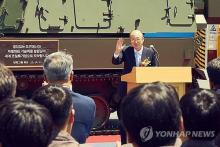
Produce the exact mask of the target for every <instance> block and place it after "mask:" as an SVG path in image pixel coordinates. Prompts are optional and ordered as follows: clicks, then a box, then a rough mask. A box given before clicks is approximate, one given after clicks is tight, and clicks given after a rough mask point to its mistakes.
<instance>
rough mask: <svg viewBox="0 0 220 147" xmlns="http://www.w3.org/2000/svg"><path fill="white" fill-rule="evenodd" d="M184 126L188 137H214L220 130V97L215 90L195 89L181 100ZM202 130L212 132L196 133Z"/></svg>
mask: <svg viewBox="0 0 220 147" xmlns="http://www.w3.org/2000/svg"><path fill="white" fill-rule="evenodd" d="M180 106H181V109H182V116H183V122H184V128H185V130H186V131H189V132H190V133H188V134H189V135H188V137H189V138H190V139H196V140H210V139H213V138H214V137H215V136H216V135H217V134H218V133H219V130H220V127H219V124H220V99H219V98H218V96H217V95H216V93H215V92H214V91H211V90H204V89H194V90H191V91H190V92H188V93H187V94H185V95H184V96H183V97H182V98H181V100H180ZM200 131H203V132H204V131H206V133H208V131H209V133H211V134H210V135H209V136H207V134H205V135H196V133H198V132H200Z"/></svg>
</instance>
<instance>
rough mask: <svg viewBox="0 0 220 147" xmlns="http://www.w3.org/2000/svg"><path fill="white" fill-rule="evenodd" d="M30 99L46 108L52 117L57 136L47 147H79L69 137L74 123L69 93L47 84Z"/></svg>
mask: <svg viewBox="0 0 220 147" xmlns="http://www.w3.org/2000/svg"><path fill="white" fill-rule="evenodd" d="M32 99H33V100H34V101H36V102H37V103H39V104H41V105H43V106H45V107H47V108H48V109H49V111H50V113H51V115H52V118H53V121H54V124H55V128H56V132H55V134H57V135H56V138H55V139H54V140H53V142H52V143H51V144H50V145H49V147H79V143H78V142H77V141H76V140H75V139H74V138H73V137H72V136H71V135H70V133H71V130H72V125H73V122H74V109H73V104H72V99H71V95H70V92H69V91H68V90H67V89H66V88H63V87H62V86H59V85H55V84H49V85H46V86H43V87H41V88H39V89H38V90H36V91H35V92H34V94H33V96H32Z"/></svg>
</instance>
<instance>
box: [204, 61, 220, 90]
mask: <svg viewBox="0 0 220 147" xmlns="http://www.w3.org/2000/svg"><path fill="white" fill-rule="evenodd" d="M207 73H208V76H209V79H210V82H211V86H212V88H214V89H220V57H218V58H215V59H213V60H211V61H210V62H209V63H208V66H207Z"/></svg>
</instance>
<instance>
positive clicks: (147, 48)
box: [143, 46, 153, 52]
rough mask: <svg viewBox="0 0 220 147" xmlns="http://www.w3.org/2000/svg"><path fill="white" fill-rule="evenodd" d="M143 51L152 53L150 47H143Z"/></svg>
mask: <svg viewBox="0 0 220 147" xmlns="http://www.w3.org/2000/svg"><path fill="white" fill-rule="evenodd" d="M143 49H144V50H147V51H152V52H153V49H152V48H151V47H146V46H144V47H143Z"/></svg>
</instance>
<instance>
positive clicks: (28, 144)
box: [0, 98, 53, 147]
mask: <svg viewBox="0 0 220 147" xmlns="http://www.w3.org/2000/svg"><path fill="white" fill-rule="evenodd" d="M52 132H53V121H52V117H51V114H50V112H49V110H47V108H45V107H44V106H42V105H39V104H38V103H36V102H33V101H32V100H27V99H23V98H12V99H5V100H4V101H2V102H1V103H0V143H1V145H0V146H1V147H47V146H48V144H50V142H51V139H52Z"/></svg>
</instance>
